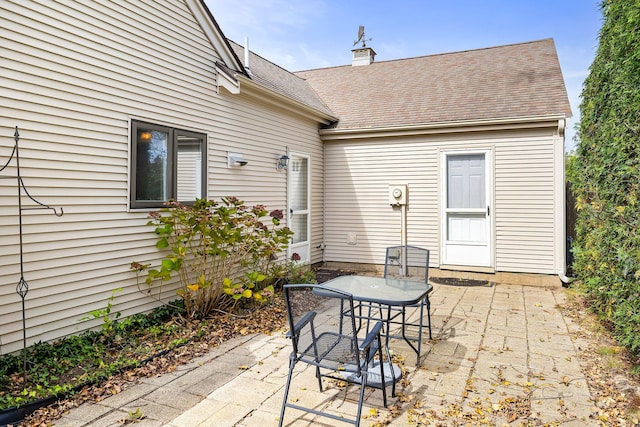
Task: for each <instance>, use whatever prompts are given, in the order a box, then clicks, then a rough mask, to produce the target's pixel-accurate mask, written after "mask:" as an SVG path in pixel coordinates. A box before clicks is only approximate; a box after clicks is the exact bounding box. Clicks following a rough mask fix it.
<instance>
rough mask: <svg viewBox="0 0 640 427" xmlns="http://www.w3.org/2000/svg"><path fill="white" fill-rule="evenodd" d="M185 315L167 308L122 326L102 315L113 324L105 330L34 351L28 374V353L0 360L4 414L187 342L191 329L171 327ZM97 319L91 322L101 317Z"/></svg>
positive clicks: (0, 398) (38, 345)
mask: <svg viewBox="0 0 640 427" xmlns="http://www.w3.org/2000/svg"><path fill="white" fill-rule="evenodd" d="M177 305H179V304H177ZM173 306H175V304H174V305H173ZM108 307H111V300H110V301H109V303H108ZM104 312H106V310H104ZM180 313H181V310H180V309H179V308H178V309H176V308H171V307H169V306H164V307H160V308H158V309H156V310H154V311H153V312H152V313H150V314H149V315H144V314H138V315H135V316H132V317H129V318H127V319H124V320H122V321H117V320H113V319H111V318H109V317H108V316H106V317H103V316H102V315H100V316H98V317H103V319H104V324H105V325H108V327H103V328H102V329H101V330H100V331H89V332H85V333H83V334H81V335H76V336H69V337H67V338H64V339H62V340H60V341H57V342H53V343H43V342H39V343H36V344H34V345H32V346H30V347H28V348H27V349H26V360H27V366H26V368H27V369H26V372H25V371H23V364H22V360H23V356H25V355H24V354H23V353H22V352H21V353H20V354H7V355H2V356H0V411H2V410H4V409H7V408H12V407H21V406H24V405H25V404H27V403H29V402H32V401H35V400H38V399H43V398H47V397H51V396H58V395H64V394H65V393H68V392H70V391H71V390H73V389H74V388H75V387H77V386H80V385H83V384H85V383H90V382H94V381H97V380H99V379H103V378H107V377H109V376H110V375H113V374H114V373H115V372H118V371H120V370H122V369H125V368H130V367H135V366H138V364H139V363H140V362H141V361H143V360H145V359H147V358H148V357H149V356H150V355H152V354H154V353H157V352H158V351H160V350H165V349H167V348H173V347H175V346H177V345H179V344H181V343H183V342H185V340H186V338H185V337H184V333H183V332H182V331H183V330H184V329H185V328H182V327H179V326H178V325H176V324H175V322H166V321H167V319H171V318H173V317H176V315H179V314H180ZM91 316H92V317H87V319H88V318H93V317H95V315H94V314H91ZM81 320H82V319H81ZM154 337H155V339H154Z"/></svg>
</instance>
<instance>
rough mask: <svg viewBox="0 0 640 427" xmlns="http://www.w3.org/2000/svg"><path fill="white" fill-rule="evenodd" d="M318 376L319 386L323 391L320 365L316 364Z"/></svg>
mask: <svg viewBox="0 0 640 427" xmlns="http://www.w3.org/2000/svg"><path fill="white" fill-rule="evenodd" d="M316 378H317V379H318V388H319V389H320V392H321V393H322V375H320V367H318V366H316Z"/></svg>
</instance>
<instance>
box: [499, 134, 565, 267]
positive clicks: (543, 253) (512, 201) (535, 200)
mask: <svg viewBox="0 0 640 427" xmlns="http://www.w3.org/2000/svg"><path fill="white" fill-rule="evenodd" d="M554 141H555V139H554V138H553V134H552V130H549V131H548V133H547V134H544V135H540V136H535V137H534V136H531V137H527V138H517V139H511V140H508V141H505V142H504V143H502V144H500V146H499V148H496V153H495V157H496V158H495V183H496V184H495V215H496V216H495V221H496V270H498V271H508V272H516V273H544V274H554V273H555V271H556V266H555V256H556V253H555V249H554V248H555V238H556V233H557V232H558V231H557V230H556V229H555V215H556V214H555V197H556V195H555V190H554V182H555V177H554Z"/></svg>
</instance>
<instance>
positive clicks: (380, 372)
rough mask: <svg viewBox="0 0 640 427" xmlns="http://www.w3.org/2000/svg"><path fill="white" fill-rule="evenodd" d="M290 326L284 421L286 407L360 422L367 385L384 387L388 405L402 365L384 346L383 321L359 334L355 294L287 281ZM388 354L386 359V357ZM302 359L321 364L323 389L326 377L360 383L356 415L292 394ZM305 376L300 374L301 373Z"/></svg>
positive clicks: (318, 368)
mask: <svg viewBox="0 0 640 427" xmlns="http://www.w3.org/2000/svg"><path fill="white" fill-rule="evenodd" d="M284 296H285V300H286V305H287V312H288V313H287V314H288V320H289V332H288V334H287V336H288V337H289V338H291V343H292V345H293V351H292V352H291V355H290V357H289V373H288V376H287V382H286V386H285V391H284V398H283V402H282V409H281V413H280V422H279V425H280V426H282V425H283V422H284V414H285V409H286V408H294V409H297V410H301V411H304V412H308V413H312V414H315V415H319V416H323V417H328V418H331V419H333V420H336V421H343V422H347V423H350V424H353V425H356V426H358V425H360V416H361V413H362V404H363V401H364V392H365V387H368V386H369V387H374V388H379V389H381V391H382V399H383V404H384V406H385V407H386V406H387V386H392V389H395V387H393V386H394V384H395V381H397V380H398V379H399V377H400V375H399V373H400V370H399V368H398V367H397V366H395V365H393V364H392V361H391V360H390V359H389V357H388V352H384V351H383V341H382V340H381V337H380V331H381V329H382V322H377V323H376V324H375V325H373V327H372V328H371V329H370V330H369V331H363V332H362V333H363V335H364V336H361V337H360V338H359V337H358V332H357V329H356V319H355V315H354V304H353V297H352V295H351V294H349V293H346V292H342V291H337V290H333V289H328V288H325V287H323V286H322V285H309V284H304V285H295V284H292V285H285V286H284ZM385 357H386V359H385ZM299 363H302V364H306V365H310V366H312V367H313V369H314V370H315V376H316V378H317V381H318V388H319V390H320V392H322V391H323V389H324V387H323V380H325V381H330V379H332V378H333V379H336V380H338V381H345V382H347V383H353V384H357V385H359V386H360V390H359V398H358V403H357V405H358V406H357V414H356V415H355V417H354V418H347V417H343V416H342V414H340V415H338V414H335V413H329V412H326V410H325V411H322V410H321V409H322V408H318V407H305V406H302V404H301V403H302V402H300V400H301V399H291V401H289V392H290V387H291V382H292V379H293V378H294V377H295V376H294V368H295V367H296V365H298V364H299ZM298 378H299V377H296V379H298Z"/></svg>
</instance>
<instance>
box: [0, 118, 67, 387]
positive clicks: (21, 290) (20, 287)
mask: <svg viewBox="0 0 640 427" xmlns="http://www.w3.org/2000/svg"><path fill="white" fill-rule="evenodd" d="M13 139H14V141H15V145H14V146H13V151H12V152H11V156H9V159H8V160H7V163H5V165H4V166H2V168H0V172H2V171H3V170H4V169H5V168H6V167H7V166H8V165H9V162H11V159H12V158H13V157H14V156H15V158H16V178H17V184H18V226H19V236H20V237H19V239H20V240H19V246H20V280H19V281H18V284H17V285H16V293H17V294H18V295H19V296H20V299H21V300H22V376H23V379H24V381H25V383H26V381H27V320H26V310H25V305H24V301H25V298H26V296H27V293H28V292H29V284H28V283H27V281H26V280H25V279H24V252H23V244H22V212H23V211H25V210H32V209H50V210H52V211H53V213H54V214H55V215H56V216H58V217H60V216H62V215H63V214H64V211H63V210H62V208H60V212H58V211H57V210H56V209H55V208H52V207H50V206H48V205H45V204H44V203H40V202H39V201H37V200H36V199H34V198H33V197H31V195H30V194H29V192H28V191H27V188H26V187H25V185H24V182H23V181H22V175H21V174H20V150H19V148H18V141H20V133H19V132H18V126H16V131H15V133H14V134H13ZM23 191H24V194H25V195H26V196H27V197H29V199H30V200H31V201H33V202H34V203H36V204H37V205H38V206H37V207H30V208H25V207H23V206H22V192H23Z"/></svg>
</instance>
